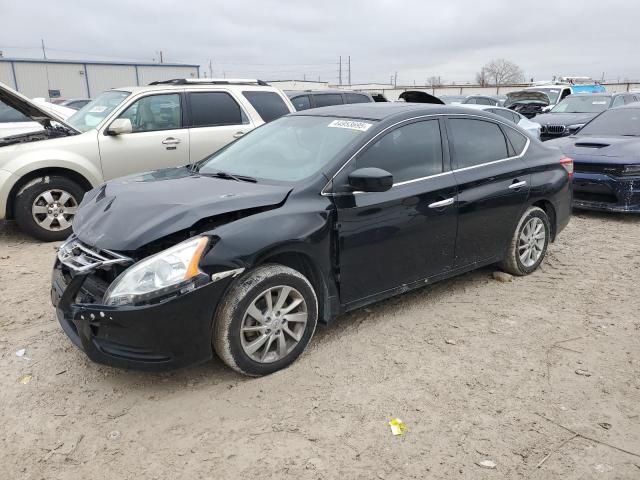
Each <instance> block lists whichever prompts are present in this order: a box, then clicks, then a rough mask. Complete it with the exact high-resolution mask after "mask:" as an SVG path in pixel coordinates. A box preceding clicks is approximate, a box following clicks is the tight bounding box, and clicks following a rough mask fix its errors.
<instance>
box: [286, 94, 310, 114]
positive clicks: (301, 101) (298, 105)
mask: <svg viewBox="0 0 640 480" xmlns="http://www.w3.org/2000/svg"><path fill="white" fill-rule="evenodd" d="M291 103H293V106H294V107H295V109H296V110H297V111H298V112H299V111H300V110H307V109H309V108H311V102H310V101H309V97H308V96H307V95H302V96H300V97H294V98H292V99H291Z"/></svg>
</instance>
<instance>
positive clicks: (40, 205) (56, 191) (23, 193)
mask: <svg viewBox="0 0 640 480" xmlns="http://www.w3.org/2000/svg"><path fill="white" fill-rule="evenodd" d="M83 196H84V189H83V188H82V187H81V186H80V185H78V184H77V183H76V182H74V181H73V180H69V179H68V178H66V177H61V176H57V175H50V176H49V175H48V176H44V177H40V178H35V179H33V180H31V181H30V182H28V183H27V184H26V186H23V187H22V189H21V190H20V191H19V193H18V195H17V196H16V201H15V210H14V216H15V219H16V223H17V224H18V226H19V227H20V228H21V229H22V231H23V232H25V233H27V234H29V235H31V236H32V237H35V238H37V239H38V240H43V241H45V242H55V241H57V240H64V239H65V238H67V237H68V236H69V235H71V223H72V222H73V218H74V217H75V215H76V211H77V209H78V205H79V204H80V201H81V200H82V197H83Z"/></svg>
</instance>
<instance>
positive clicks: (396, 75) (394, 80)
mask: <svg viewBox="0 0 640 480" xmlns="http://www.w3.org/2000/svg"><path fill="white" fill-rule="evenodd" d="M393 86H394V87H397V86H398V72H396V74H395V75H394V76H393Z"/></svg>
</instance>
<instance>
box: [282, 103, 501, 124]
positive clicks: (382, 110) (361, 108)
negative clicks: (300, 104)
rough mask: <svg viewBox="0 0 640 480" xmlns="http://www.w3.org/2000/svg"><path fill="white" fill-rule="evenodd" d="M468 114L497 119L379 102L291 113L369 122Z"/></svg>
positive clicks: (466, 110)
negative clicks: (422, 116) (421, 116)
mask: <svg viewBox="0 0 640 480" xmlns="http://www.w3.org/2000/svg"><path fill="white" fill-rule="evenodd" d="M461 113H468V114H472V115H478V114H480V115H482V116H486V117H487V118H489V119H495V117H494V116H492V115H491V114H489V113H484V112H482V111H481V112H478V111H477V110H474V109H471V108H466V107H464V106H462V105H461V106H457V105H436V104H427V103H405V102H377V103H350V104H347V105H332V106H329V107H320V108H312V109H310V110H302V111H300V112H295V113H291V114H290V115H293V116H318V117H344V118H359V119H367V120H380V121H381V120H387V119H392V118H394V119H402V118H403V117H407V118H410V117H414V116H417V115H447V114H449V115H452V114H461Z"/></svg>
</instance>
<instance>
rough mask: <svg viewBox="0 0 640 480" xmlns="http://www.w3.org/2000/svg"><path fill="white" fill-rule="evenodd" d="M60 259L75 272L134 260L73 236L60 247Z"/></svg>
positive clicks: (128, 262) (124, 263) (123, 263)
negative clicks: (88, 243) (91, 245)
mask: <svg viewBox="0 0 640 480" xmlns="http://www.w3.org/2000/svg"><path fill="white" fill-rule="evenodd" d="M58 259H59V260H60V262H61V263H62V264H63V265H65V266H66V267H68V268H69V269H71V270H72V271H73V272H76V273H81V272H86V271H91V270H95V269H96V268H104V267H108V266H111V265H127V264H130V263H133V260H132V259H131V258H129V257H126V256H124V255H120V254H119V253H115V252H112V251H111V250H106V249H99V248H92V247H89V246H88V245H85V244H84V243H82V242H81V241H80V240H78V239H77V238H76V237H74V236H72V237H70V238H69V240H67V241H66V242H65V243H63V244H62V246H61V247H60V248H59V249H58Z"/></svg>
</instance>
